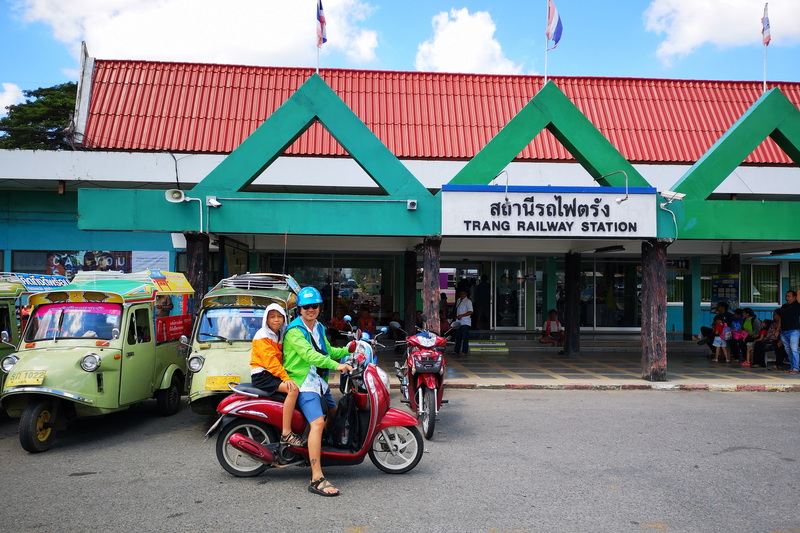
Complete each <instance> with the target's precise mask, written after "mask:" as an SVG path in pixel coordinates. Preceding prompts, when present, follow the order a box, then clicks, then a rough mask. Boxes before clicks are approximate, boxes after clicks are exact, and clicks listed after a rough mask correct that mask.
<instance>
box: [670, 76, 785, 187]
mask: <svg viewBox="0 0 800 533" xmlns="http://www.w3.org/2000/svg"><path fill="white" fill-rule="evenodd" d="M767 137H771V138H772V140H774V141H775V142H776V143H777V145H778V146H780V148H781V149H782V150H783V151H784V152H786V155H788V156H789V157H790V158H791V159H792V161H794V162H795V164H798V165H800V110H798V109H797V108H796V107H795V106H794V104H792V102H791V101H790V100H789V99H788V98H786V95H784V94H783V93H782V92H781V90H780V89H778V88H775V89H771V90H769V91H767V92H766V93H764V94H763V95H762V96H761V98H759V99H758V100H756V102H755V103H754V104H753V105H752V106H751V107H750V109H748V110H747V111H746V112H745V114H744V115H742V116H741V117H740V118H739V120H737V121H736V122H735V123H734V124H733V126H731V127H730V129H728V131H726V132H725V134H724V135H722V137H720V138H719V140H718V141H717V142H715V143H714V145H713V146H711V148H709V149H708V151H707V152H706V153H705V154H704V155H703V157H701V158H700V159H699V160H698V161H697V162H696V163H695V164H694V165H692V168H690V169H689V170H688V171H687V172H686V174H684V176H683V177H682V178H681V179H680V180H678V181H677V182H676V183H675V185H674V186H673V190H674V191H677V192H682V193H685V194H686V196H687V198H688V199H692V200H700V199H702V200H705V199H706V198H708V197H709V196H710V195H711V193H713V192H714V190H715V189H716V188H717V187H719V185H720V184H721V183H722V182H723V181H725V179H726V178H727V177H728V176H729V175H730V174H731V173H732V172H733V171H734V170H736V168H737V167H738V166H739V165H740V164H742V161H744V160H745V159H746V158H747V156H749V155H750V154H751V153H752V152H753V150H755V149H756V148H757V147H758V145H759V144H761V143H762V142H763V141H764V140H765V139H766V138H767Z"/></svg>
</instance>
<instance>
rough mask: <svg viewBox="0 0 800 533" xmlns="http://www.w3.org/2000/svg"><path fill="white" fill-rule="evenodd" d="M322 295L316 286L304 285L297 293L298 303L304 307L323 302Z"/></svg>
mask: <svg viewBox="0 0 800 533" xmlns="http://www.w3.org/2000/svg"><path fill="white" fill-rule="evenodd" d="M321 303H322V295H321V294H320V293H319V291H318V290H317V289H316V288H314V287H303V288H302V289H300V293H299V294H298V295H297V305H298V307H302V306H304V305H308V304H321Z"/></svg>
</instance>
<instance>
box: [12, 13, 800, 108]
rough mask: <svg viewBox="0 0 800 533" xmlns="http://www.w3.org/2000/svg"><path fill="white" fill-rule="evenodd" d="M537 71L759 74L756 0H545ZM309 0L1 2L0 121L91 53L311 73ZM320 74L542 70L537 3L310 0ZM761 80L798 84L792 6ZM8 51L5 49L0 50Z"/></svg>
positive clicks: (797, 29) (72, 76)
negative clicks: (318, 29) (556, 24)
mask: <svg viewBox="0 0 800 533" xmlns="http://www.w3.org/2000/svg"><path fill="white" fill-rule="evenodd" d="M555 4H556V6H557V8H558V11H559V13H560V15H561V18H562V23H563V27H564V31H563V35H562V38H561V42H560V43H559V45H558V48H556V49H555V50H553V51H551V52H550V53H549V55H548V67H547V73H548V75H568V76H620V77H644V78H688V79H719V80H759V81H760V80H761V79H762V77H763V68H764V62H763V60H764V47H763V46H762V43H761V20H760V19H761V16H762V14H763V11H764V2H762V1H761V0H705V1H703V2H700V1H697V0H615V1H613V2H599V1H597V0H555ZM315 6H316V0H291V1H286V0H228V1H227V2H219V0H76V1H71V2H64V1H63V0H2V1H1V2H0V35H2V36H3V37H2V38H3V41H4V44H5V49H6V50H7V52H6V53H5V54H3V56H2V58H0V115H2V114H4V113H5V107H6V106H7V105H11V104H15V103H20V102H22V101H23V96H22V90H31V89H36V88H38V87H50V86H52V85H55V84H58V83H64V82H67V81H76V80H77V73H78V68H79V65H80V59H79V58H80V43H81V42H82V41H85V42H86V44H87V47H88V51H89V54H90V55H91V56H93V57H97V58H101V59H148V60H159V61H195V62H204V63H230V64H245V65H278V66H300V67H313V66H315V65H316V63H317V48H316V46H315V44H316V37H315V26H316V21H315V19H314V13H315ZM323 6H324V9H325V13H326V16H327V19H328V43H326V44H325V45H323V47H322V49H321V50H320V57H319V62H320V66H321V67H322V68H358V69H377V70H426V71H441V72H478V73H502V74H540V75H541V74H543V73H544V70H545V53H544V49H545V37H544V30H545V24H546V13H547V2H546V0H534V1H524V2H523V1H518V0H489V1H478V0H474V1H472V0H470V1H460V2H454V1H440V0H323ZM769 18H770V22H771V26H772V29H771V33H772V42H771V44H770V45H769V47H768V48H767V79H768V80H774V81H794V82H800V1H798V0H773V1H772V2H770V4H769ZM9 50H15V52H13V53H9V52H8V51H9Z"/></svg>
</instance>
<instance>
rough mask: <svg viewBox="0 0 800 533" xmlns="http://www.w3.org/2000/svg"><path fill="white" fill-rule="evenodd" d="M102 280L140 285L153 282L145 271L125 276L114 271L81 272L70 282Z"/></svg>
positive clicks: (120, 272) (123, 273)
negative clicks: (121, 280)
mask: <svg viewBox="0 0 800 533" xmlns="http://www.w3.org/2000/svg"><path fill="white" fill-rule="evenodd" d="M104 279H124V280H126V281H140V282H142V283H151V282H152V281H153V279H152V278H151V277H150V273H148V272H147V271H142V272H131V273H130V274H126V273H125V272H122V271H115V270H81V271H79V272H78V273H77V274H75V277H74V278H72V282H73V283H91V282H93V281H100V280H104Z"/></svg>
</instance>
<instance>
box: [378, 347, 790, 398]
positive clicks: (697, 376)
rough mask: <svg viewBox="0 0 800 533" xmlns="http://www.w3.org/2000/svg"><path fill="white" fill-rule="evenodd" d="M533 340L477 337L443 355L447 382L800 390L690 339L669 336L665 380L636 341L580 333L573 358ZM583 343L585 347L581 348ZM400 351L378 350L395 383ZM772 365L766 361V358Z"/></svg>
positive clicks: (781, 376) (782, 376)
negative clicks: (648, 366)
mask: <svg viewBox="0 0 800 533" xmlns="http://www.w3.org/2000/svg"><path fill="white" fill-rule="evenodd" d="M532 341H533V339H525V338H522V339H509V340H496V339H487V340H484V341H481V340H476V341H475V342H473V341H472V340H471V341H470V343H471V345H470V346H471V351H470V354H469V356H468V357H464V358H456V357H454V356H450V355H448V356H446V357H447V375H446V376H445V383H446V384H447V386H448V387H452V388H460V389H478V388H518V389H548V390H571V389H580V390H639V389H641V390H690V391H694V390H714V391H775V392H800V378H798V376H796V375H790V374H788V373H787V372H783V371H773V370H768V369H765V368H747V367H742V366H740V365H739V364H738V363H731V364H725V363H722V364H718V363H712V362H711V360H710V359H708V357H707V356H706V354H707V353H708V350H707V349H706V348H705V347H703V346H698V345H697V343H695V342H691V341H690V342H685V341H670V342H668V346H667V380H668V381H666V382H650V381H647V380H644V379H642V362H641V346H640V343H639V342H638V341H636V340H635V339H632V338H631V336H628V338H627V340H623V339H621V338H618V339H611V338H605V339H588V340H587V342H584V339H583V337H582V338H581V343H582V344H581V346H582V349H581V353H580V357H578V358H574V359H573V358H567V357H564V356H559V355H558V350H559V349H558V348H551V347H546V346H543V345H541V344H539V343H538V340H536V341H535V343H534V342H532ZM584 346H585V348H584ZM402 358H403V355H402V354H395V353H394V352H393V351H391V350H382V351H381V353H380V354H379V360H380V364H381V367H382V368H383V369H384V370H386V372H387V373H388V374H389V377H390V379H391V383H392V387H394V386H395V385H396V383H397V380H396V378H395V371H394V361H401V360H402ZM770 364H771V363H770Z"/></svg>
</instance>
